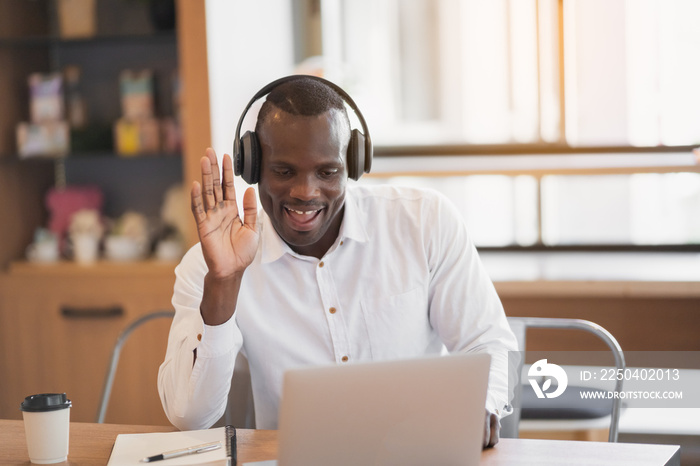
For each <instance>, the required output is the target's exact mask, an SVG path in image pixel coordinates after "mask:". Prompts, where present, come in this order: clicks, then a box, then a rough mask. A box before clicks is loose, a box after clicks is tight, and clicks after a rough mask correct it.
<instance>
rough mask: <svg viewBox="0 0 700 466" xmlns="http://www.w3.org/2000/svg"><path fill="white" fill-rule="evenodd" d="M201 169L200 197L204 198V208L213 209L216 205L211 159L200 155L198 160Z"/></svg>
mask: <svg viewBox="0 0 700 466" xmlns="http://www.w3.org/2000/svg"><path fill="white" fill-rule="evenodd" d="M199 163H200V167H201V169H202V185H201V189H202V197H203V199H204V208H205V209H206V210H209V209H213V208H214V206H216V199H215V198H214V181H213V176H212V167H211V160H210V159H209V157H206V156H205V157H202V158H201V159H200V161H199Z"/></svg>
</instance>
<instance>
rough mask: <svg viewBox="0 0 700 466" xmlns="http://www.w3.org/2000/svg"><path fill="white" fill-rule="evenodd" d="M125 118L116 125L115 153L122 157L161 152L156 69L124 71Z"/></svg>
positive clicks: (123, 105)
mask: <svg viewBox="0 0 700 466" xmlns="http://www.w3.org/2000/svg"><path fill="white" fill-rule="evenodd" d="M119 89H120V95H121V105H122V117H121V118H120V119H119V120H117V121H116V123H115V124H114V143H115V146H116V147H115V150H116V152H117V153H118V154H120V155H126V156H130V155H139V154H154V153H158V152H160V151H161V131H162V129H161V123H160V122H159V120H157V119H156V118H155V111H154V97H153V96H154V78H153V71H152V70H141V71H138V72H137V71H133V70H124V71H122V72H121V74H120V75H119Z"/></svg>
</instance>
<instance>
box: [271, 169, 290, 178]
mask: <svg viewBox="0 0 700 466" xmlns="http://www.w3.org/2000/svg"><path fill="white" fill-rule="evenodd" d="M272 173H274V174H275V175H276V176H289V175H291V174H292V171H291V170H290V169H288V168H275V169H273V170H272Z"/></svg>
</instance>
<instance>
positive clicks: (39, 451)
mask: <svg viewBox="0 0 700 466" xmlns="http://www.w3.org/2000/svg"><path fill="white" fill-rule="evenodd" d="M70 407H71V401H70V400H69V399H67V398H66V394H65V393H42V394H39V395H31V396H28V397H26V398H25V399H24V401H23V402H22V404H21V406H20V409H21V410H22V417H23V418H24V433H25V435H26V438H27V450H28V452H29V459H30V461H31V462H32V463H36V464H52V463H60V462H62V461H66V460H67V459H68V436H69V427H70Z"/></svg>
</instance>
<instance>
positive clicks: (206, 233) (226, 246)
mask: <svg viewBox="0 0 700 466" xmlns="http://www.w3.org/2000/svg"><path fill="white" fill-rule="evenodd" d="M222 165H223V181H220V178H219V167H218V163H217V160H216V154H215V153H214V151H213V150H212V149H207V151H206V156H205V157H202V160H201V168H202V184H201V185H200V184H199V183H198V182H196V181H195V182H194V184H193V186H192V192H191V199H192V213H193V215H194V218H195V221H196V222H197V232H198V233H199V240H200V242H201V245H202V254H203V255H204V260H205V261H206V263H207V266H208V267H209V274H212V275H213V276H214V277H216V278H227V277H231V276H232V275H234V274H238V273H242V272H243V271H244V270H245V269H246V267H248V266H249V265H250V263H251V262H252V261H253V258H254V257H255V253H256V251H257V248H258V241H259V239H260V233H259V228H258V224H257V219H258V208H257V203H256V200H255V190H254V189H253V188H248V189H247V190H246V192H245V194H244V196H243V216H242V217H241V215H240V212H239V209H238V205H237V203H236V190H235V188H234V184H233V164H232V162H231V157H230V156H229V155H228V154H226V155H224V159H223V163H222Z"/></svg>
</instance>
